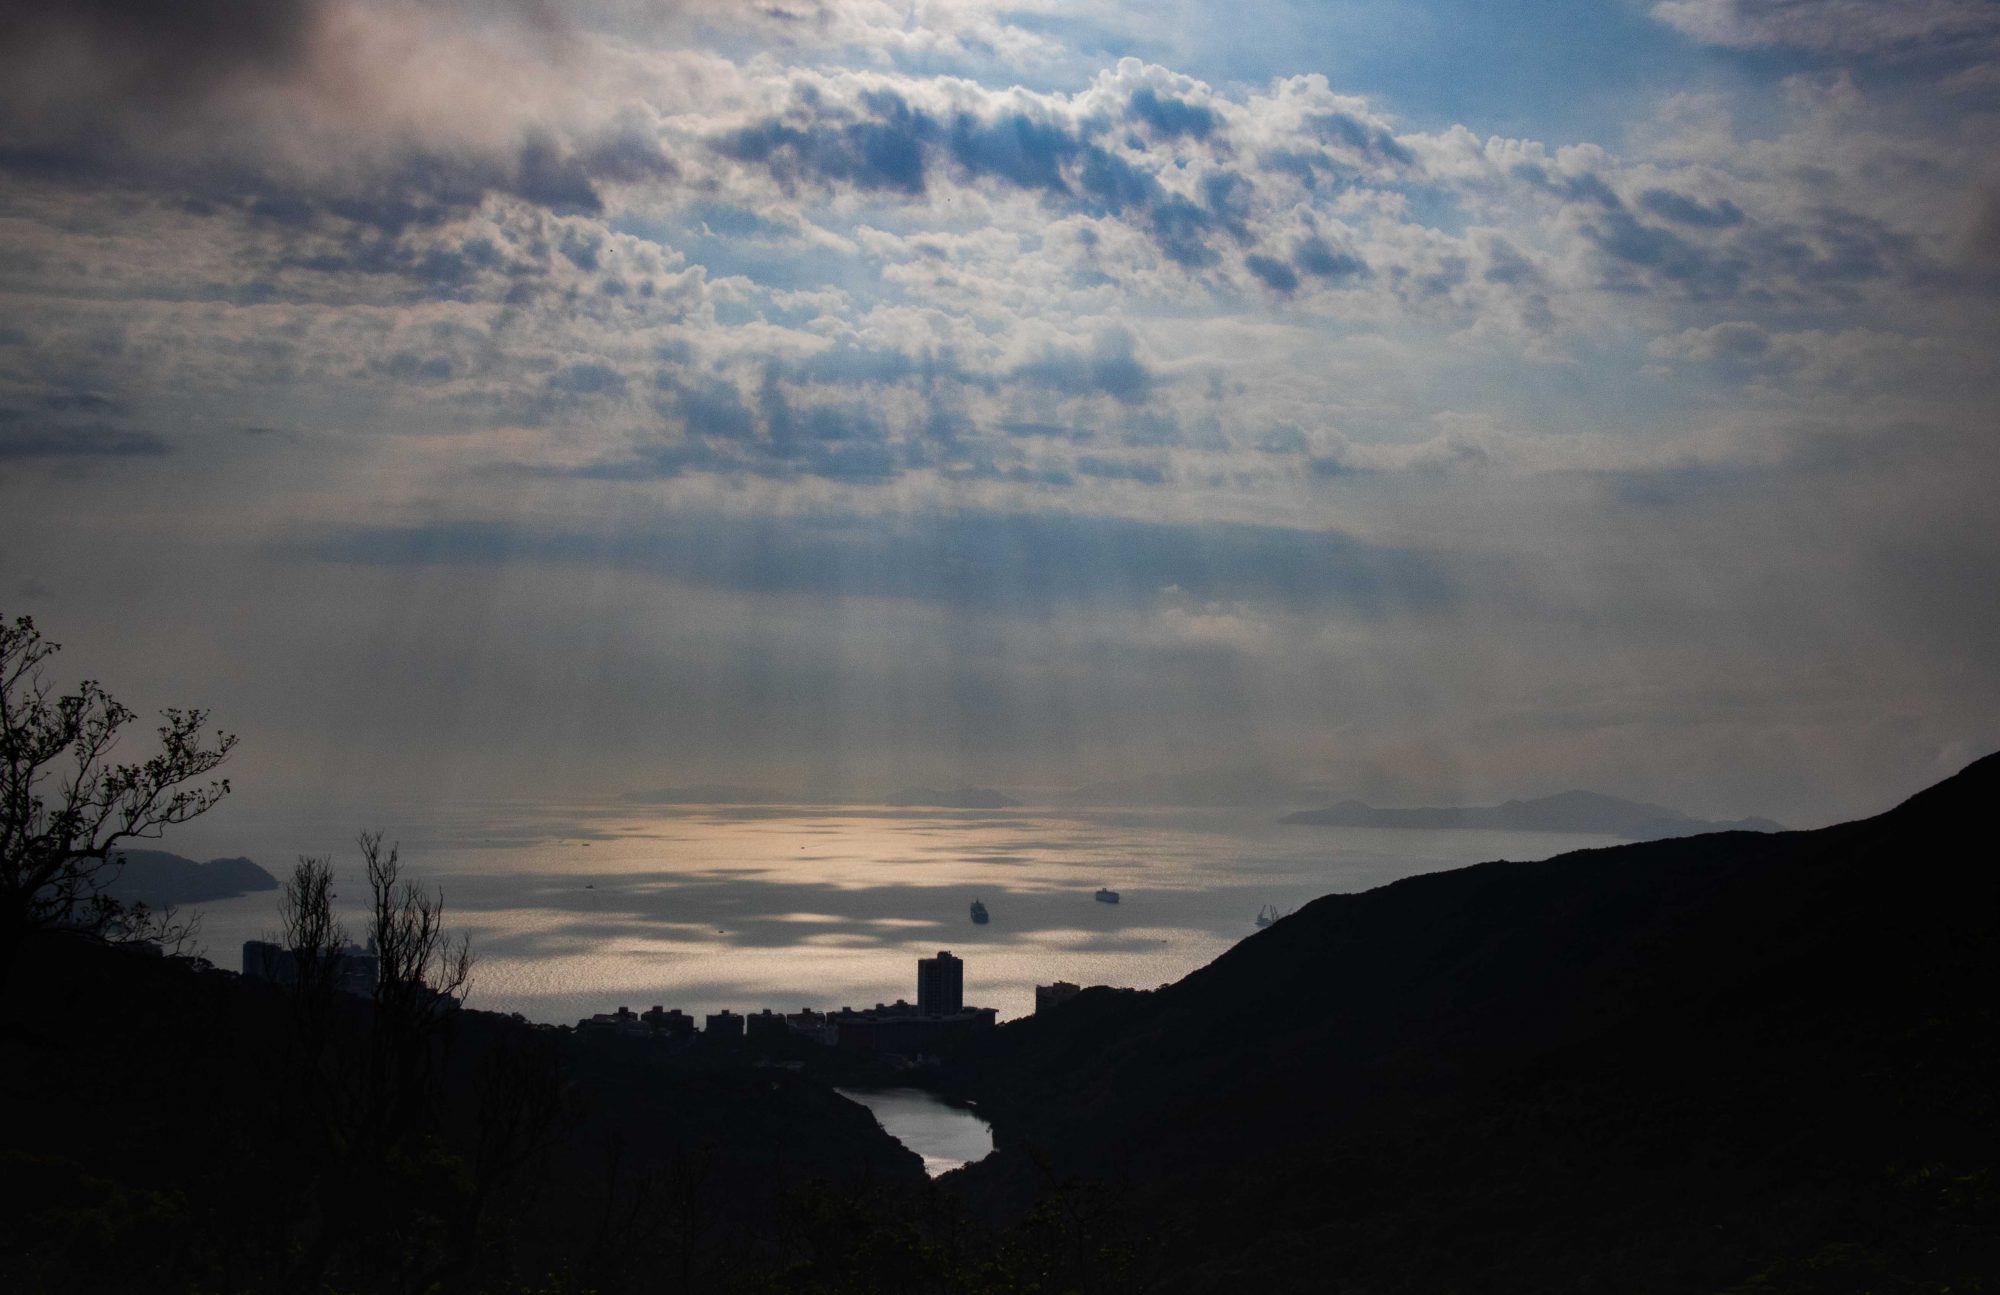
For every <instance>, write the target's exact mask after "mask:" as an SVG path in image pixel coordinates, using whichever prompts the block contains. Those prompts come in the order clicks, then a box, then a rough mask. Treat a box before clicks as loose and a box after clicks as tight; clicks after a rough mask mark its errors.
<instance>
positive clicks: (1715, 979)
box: [960, 758, 2000, 1291]
mask: <svg viewBox="0 0 2000 1295" xmlns="http://www.w3.org/2000/svg"><path fill="white" fill-rule="evenodd" d="M1997 795H2000V759H1995V758H1989V759H1987V760H1984V761H1982V762H1980V763H1979V764H1977V765H1974V766H1973V767H1972V768H1970V769H1968V770H1966V771H1965V772H1964V773H1962V774H1961V775H1959V776H1958V777H1956V778H1954V779H1951V780H1950V781H1948V782H1946V783H1944V784H1941V785H1940V786H1938V787H1936V788H1933V789H1932V790H1930V791H1928V792H1925V793H1924V794H1922V795H1920V796H1918V797H1915V798H1913V799H1912V800H1910V801H1909V802H1907V803H1906V804H1904V805H1902V806H1900V807H1898V808H1897V809H1895V810H1893V811H1891V812H1890V813H1888V814H1884V815H1882V816H1880V817H1878V818H1874V819H1870V820H1866V821H1863V822H1859V823H1852V824H1846V825H1843V826H1841V827H1836V828H1830V829H1826V830H1824V831H1819V832H1795V833H1784V834H1777V835H1763V834H1756V833H1724V834H1718V835H1711V836H1702V837H1693V838H1683V839H1678V840H1671V841H1660V842H1653V843H1648V844H1643V845H1634V846H1625V847H1619V848H1615V849H1606V850H1594V851H1583V852H1578V853H1575V854H1569V855H1564V856H1561V857H1558V858H1555V859H1551V860H1547V861H1545V862H1540V863H1507V862H1501V863H1490V864H1483V865H1480V866H1477V867H1472V868H1465V869H1460V870H1457V871H1454V872H1448V873H1439V874H1433V875H1430V876H1424V877H1416V878H1411V879H1408V880H1406V881H1402V882H1398V883H1396V884H1394V885H1390V886H1385V887H1382V888H1381V889H1378V890H1374V891H1370V892H1367V893H1365V894H1360V895H1342V896H1329V897H1327V898H1324V899H1321V900H1319V901H1317V902H1315V903H1314V904H1312V905H1310V906H1308V907H1307V908H1305V909H1303V910H1301V911H1300V912H1298V913H1296V914H1294V915H1292V916H1291V917H1288V918H1286V919H1285V920H1283V921H1281V922H1279V923H1278V924H1277V925H1275V926H1273V927H1272V928H1270V929H1269V930H1267V931H1264V932H1261V933H1259V934H1258V935H1255V936H1253V937H1251V938H1249V939H1247V940H1245V941H1244V942H1243V943H1242V944H1240V945H1239V946H1237V947H1236V948H1235V949H1233V950H1231V951H1230V952H1229V953H1228V954H1226V955H1225V956H1223V957H1221V958H1219V959H1217V960H1216V961H1215V962H1214V963H1212V964H1211V965H1209V966H1208V967H1205V968H1203V969H1202V970H1200V971H1198V972H1196V973H1194V974H1193V975H1191V976H1189V977H1187V978H1186V979H1185V980H1182V981H1181V982H1179V983H1177V984H1175V985H1172V986H1170V987H1168V988H1166V989H1163V990H1161V991H1158V992H1156V993H1153V994H1146V995H1124V996H1117V997H1112V996H1104V997H1102V998H1100V999H1099V1000H1098V1001H1095V1002H1091V1001H1089V999H1088V998H1085V999H1079V1000H1077V1002H1076V1003H1075V1004H1072V1005H1070V1006H1069V1007H1066V1008H1064V1009H1059V1010H1057V1011H1055V1012H1053V1013H1051V1014H1049V1015H1048V1016H1046V1017H1044V1018H1040V1019H1031V1020H1028V1021H1024V1022H1020V1023H1017V1024H1014V1025H1011V1026H1009V1027H1007V1028H1005V1029H1003V1030H1001V1031H1000V1032H999V1033H998V1036H997V1037H996V1039H995V1041H994V1043H993V1045H992V1046H991V1048H990V1049H989V1051H988V1052H987V1053H986V1054H985V1055H984V1056H982V1057H981V1058H979V1059H978V1062H977V1064H976V1065H972V1066H968V1067H967V1068H966V1069H965V1070H964V1071H963V1072H962V1075H961V1079H960V1082H961V1083H962V1085H963V1086H964V1087H965V1088H966V1089H967V1091H968V1092H970V1093H972V1094H973V1095H975V1096H977V1097H979V1098H980V1099H981V1100H982V1101H983V1103H984V1106H985V1109H986V1110H987V1111H988V1113H989V1114H991V1115H993V1116H994V1117H995V1118H996V1120H997V1121H998V1122H999V1125H1000V1128H1001V1129H1002V1132H1003V1133H1004V1134H1005V1135H1006V1146H1005V1148H1004V1150H1003V1152H1002V1154H1000V1155H998V1156H996V1157H995V1158H994V1159H993V1160H992V1161H990V1162H988V1163H987V1164H985V1165H981V1166H978V1167H975V1168H974V1169H973V1170H971V1171H968V1173H967V1174H966V1175H965V1178H966V1183H965V1190H966V1191H967V1192H968V1193H969V1194H970V1195H971V1196H972V1198H973V1199H974V1200H975V1201H978V1202H980V1203H982V1204H983V1205H984V1207H985V1208H987V1209H988V1210H990V1211H993V1212H996V1213H998V1214H1000V1215H1002V1216H1005V1215H1006V1214H1008V1213H1010V1212H1011V1211H1015V1210H1018V1209H1020V1208H1022V1207H1023V1206H1024V1205H1025V1203H1026V1202H1027V1201H1028V1200H1029V1199H1030V1198H1031V1197H1032V1195H1033V1194H1034V1191H1035V1190H1036V1188H1037V1185H1038V1184H1039V1183H1042V1182H1045V1181H1047V1180H1048V1179H1049V1177H1050V1176H1052V1175H1053V1176H1056V1177H1060V1176H1062V1175H1063V1174H1078V1175H1083V1176H1086V1177H1093V1178H1099V1179H1103V1180H1107V1181H1113V1182H1122V1183H1126V1184H1129V1188H1128V1190H1129V1192H1130V1193H1131V1195H1132V1196H1133V1198H1134V1199H1135V1201H1136V1202H1138V1203H1139V1209H1140V1211H1141V1212H1142V1213H1144V1214H1147V1215H1148V1216H1151V1217H1153V1218H1155V1219H1157V1220H1159V1221H1160V1226H1161V1228H1162V1234H1163V1235H1164V1236H1168V1237H1171V1238H1173V1240H1172V1241H1171V1242H1169V1243H1167V1244H1168V1245H1169V1247H1170V1249H1171V1250H1172V1251H1173V1253H1174V1255H1175V1259H1176V1262H1173V1263H1170V1264H1169V1265H1168V1270H1169V1271H1172V1272H1176V1273H1179V1274H1180V1277H1179V1280H1180V1281H1181V1283H1182V1284H1184V1285H1185V1286H1186V1287H1187V1288H1189V1289H1223V1288H1226V1287H1227V1286H1228V1285H1229V1284H1230V1281H1232V1280H1241V1281H1254V1282H1256V1283H1257V1284H1261V1285H1267V1286H1271V1287H1286V1286H1290V1287H1293V1288H1297V1289H1352V1290H1410V1291H1436V1290H1446V1289H1468V1290H1494V1289H1518V1290H1556V1289H1573V1290H1593V1289H1617V1290H1632V1289H1649V1290H1650V1289H1659V1290H1695V1289H1721V1288H1724V1287H1727V1286H1729V1285H1730V1284H1731V1283H1735V1282H1747V1281H1750V1280H1751V1279H1752V1278H1753V1277H1755V1276H1756V1274H1758V1273H1759V1272H1764V1271H1767V1270H1768V1275H1767V1278H1766V1280H1767V1282H1776V1283H1777V1285H1767V1286H1764V1287H1758V1289H1819V1288H1820V1287H1816V1286H1813V1285H1812V1284H1811V1281H1812V1280H1818V1279H1817V1278H1813V1279H1810V1280H1809V1279H1807V1278H1805V1277H1794V1276H1787V1274H1795V1273H1808V1274H1809V1273H1829V1274H1836V1275H1835V1276H1830V1277H1828V1278H1827V1280H1829V1281H1832V1282H1833V1283H1834V1284H1833V1285H1830V1286H1826V1287H1824V1288H1825V1289H1843V1288H1845V1287H1843V1286H1842V1285H1841V1284H1840V1283H1841V1282H1845V1281H1848V1280H1850V1279H1852V1280H1857V1281H1858V1280H1861V1277H1860V1276H1857V1274H1861V1273H1864V1270H1865V1271H1866V1272H1872V1271H1873V1267H1871V1266H1879V1267H1882V1268H1883V1270H1884V1271H1891V1270H1893V1272H1895V1273H1901V1274H1903V1276H1902V1277H1898V1278H1896V1280H1898V1281H1907V1282H1910V1283H1915V1284H1914V1285H1894V1284H1888V1285H1879V1284H1878V1285H1877V1286H1876V1287H1875V1288H1877V1289H1934V1288H1935V1286H1934V1285H1932V1286H1925V1285H1923V1283H1924V1282H1926V1281H1930V1282H1936V1281H1943V1280H1948V1279H1950V1278H1952V1277H1954V1276H1958V1277H1963V1276H1965V1275H1966V1274H1974V1273H1979V1272H1982V1271H1983V1272H1992V1271H2000V1264H1996V1265H1993V1266H1990V1267H1989V1266H1987V1265H1988V1263H1989V1261H1992V1260H1995V1259H1996V1258H2000V1249H1996V1246H1995V1232H1994V1217H1995V1216H1994V1203H1993V1197H1992V1194H1991V1193H1992V1188H1991V1185H1990V1184H1991V1180H1990V1174H1991V1170H1992V1167H1993V1165H1994V1161H1995V1157H1994V1147H1995V1133H1996V1117H1995V1113H1994V1104H1993V1099H1992V1097H1991V1096H1990V1094H1992V1093H1993V1092H1995V1091H2000V1089H1996V1083H2000V1068H1996V1064H1995V1056H1996V1052H1995V1036H1994V1016H1993V1012H1992V1007H1991V1001H1990V990H1989V988H1988V986H1990V985H1991V984H1993V983H1997V982H2000V978H1996V976H1995V975H1994V973H1995V971H1996V970H2000V968H1996V967H1995V965H1994V963H1995V961H1996V957H1995V954H1996V943H1995V939H1994V935H1995V931H1994V925H1995V919H1996V911H1997V910H2000V904H1997V903H1996V901H2000V891H1996V883H1995V878H1994V875H1993V871H1992V868H1991V865H1990V862H1989V860H1988V857H1987V855H1988V854H1989V853H1990V852H1975V851H1972V850H1970V849H1969V843H1970V842H1973V841H1977V840H1978V839H1979V837H1978V835H1977V831H1978V829H1979V827H1980V826H1981V825H1982V823H1983V822H1984V821H1985V820H1986V819H1987V817H1988V816H1989V811H1990V807H1991V805H1992V804H1993V803H1994V802H1995V799H1996V796H1997ZM1197 1221H1198V1222H1199V1226H1196V1225H1195V1224H1196V1222H1197ZM1190 1264H1192V1265H1205V1266H1197V1267H1193V1268H1190V1267H1189V1266H1188V1265H1190ZM1225 1274H1228V1275H1229V1278H1228V1279H1225ZM1838 1274H1845V1275H1844V1276H1841V1275H1838ZM1868 1280H1870V1281H1887V1280H1888V1279H1887V1278H1880V1279H1878V1278H1873V1277H1871V1278H1869V1279H1868ZM1801 1282H1803V1283H1804V1284H1800V1283H1801Z"/></svg>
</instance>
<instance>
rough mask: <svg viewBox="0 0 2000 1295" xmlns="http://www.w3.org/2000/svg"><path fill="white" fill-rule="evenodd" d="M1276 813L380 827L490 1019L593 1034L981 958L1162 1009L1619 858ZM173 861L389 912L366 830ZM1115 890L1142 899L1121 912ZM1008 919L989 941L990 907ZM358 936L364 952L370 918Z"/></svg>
mask: <svg viewBox="0 0 2000 1295" xmlns="http://www.w3.org/2000/svg"><path fill="white" fill-rule="evenodd" d="M1276 818H1277V815H1276V814H1275V813H1273V812H1269V811H1243V810H1150V809H1121V810H1102V811H1070V810H1064V811H1059V812H1058V811H1048V810H1037V809H1017V810H1000V811H963V812H960V811H943V810H935V811H929V810H903V809H897V810H885V809H879V808H870V807H865V806H855V807H845V808H829V807H825V806H800V807H773V806H741V807H712V806H700V807H678V808H673V809H658V808H652V807H635V806H632V805H629V804H600V805H584V806H578V805H558V806H549V805H523V804H519V803H505V804H479V805H465V806H460V807H455V808H453V809H450V810H435V809H432V810H427V811H425V812H423V813H421V814H412V815H403V816H397V817H392V818H390V819H389V820H388V821H382V822H378V823H376V824H375V826H379V827H381V828H382V829H384V830H386V831H387V833H388V835H389V838H390V839H391V840H394V841H399V842H400V844H401V849H402V859H403V864H404V869H405V873H406V875H407V876H409V877H411V878H413V879H415V880H418V881H421V882H423V883H425V884H426V885H429V886H432V887H436V888H438V889H441V890H442V891H443V893H444V897H445V904H446V910H447V920H448V923H449V925H450V926H451V927H452V928H453V929H455V930H460V931H463V932H465V933H466V934H467V935H469V936H470V937H471V940H472V945H473V949H474V952H475V953H476V955H477V957H478V965H477V967H476V969H475V971H474V981H473V986H472V993H471V995H470V1000H469V1001H470V1004H471V1005H472V1006H474V1007H479V1008H483V1009H486V1010H489V1011H501V1012H519V1013H522V1014H523V1015H525V1016H527V1017H528V1018H529V1019H531V1020H537V1021H548V1022H557V1023H573V1022H575V1021H577V1020H578V1019H580V1018H582V1017H585V1016H588V1015H590V1014H592V1013H595V1012H604V1011H610V1010H612V1009H613V1008H616V1007H619V1006H621V1005H622V1006H629V1007H632V1008H634V1009H635V1010H643V1009H645V1008H646V1007H649V1006H652V1005H654V1004H660V1005H662V1006H666V1007H670V1008H672V1007H678V1008H681V1009H682V1010H684V1011H687V1012H690V1013H694V1014H697V1015H699V1014H702V1013H706V1012H711V1011H717V1010H720V1009H722V1008H725V1007H727V1008H732V1009H734V1010H736V1011H739V1012H740V1011H755V1010H757V1009H760V1008H765V1007H769V1008H773V1009H777V1010H781V1011H796V1010H798V1009H799V1008H802V1007H813V1008H821V1009H825V1008H836V1007H843V1006H854V1007H864V1006H872V1005H873V1004H875V1003H878V1002H892V1001H894V1000H895V999H898V998H907V999H912V1000H913V999H914V998H915V997H916V960H917V959H918V958H919V957H927V956H929V955H931V954H933V953H935V952H936V951H938V950H940V949H949V950H951V951H953V952H954V953H955V954H957V955H958V956H959V957H960V958H963V959H964V960H965V964H966V967H965V993H966V1000H967V1002H968V1003H970V1004H973V1005H978V1006H990V1007H995V1008H998V1009H999V1012H1000V1016H1001V1018H1002V1019H1008V1018H1011V1017H1015V1016H1021V1015H1025V1014H1027V1013H1028V1012H1030V1011H1032V1010H1033V1006H1034V986H1035V985H1036V984H1046V983H1048V982H1050V981H1054V980H1069V981H1075V982H1077V983H1079V984H1086V985H1088V984H1109V985H1122V986H1132V987H1138V988H1151V987H1154V986H1157V985H1160V984H1163V983H1166V982H1168V981H1171V980H1176V979H1178V978H1180V977H1181V976H1184V975H1186V974H1187V973H1188V972H1190V971H1192V970H1194V969H1195V968H1197V967H1199V966H1201V965H1203V964H1204V963H1207V962H1208V961H1210V960H1211V959H1213V958H1214V957H1216V956H1217V955H1218V954H1220V953H1222V952H1223V951H1224V950H1226V949H1227V948H1229V947H1230V946H1231V945H1232V944H1234V943H1235V942H1236V941H1238V940H1240V939H1243V938H1245V937H1246V936H1249V935H1251V934H1253V933H1254V932H1255V931H1256V926H1255V924H1254V919H1255V918H1256V915H1257V913H1258V910H1259V909H1260V908H1262V907H1263V906H1264V905H1267V904H1268V905H1273V906H1275V907H1276V908H1277V909H1279V910H1280V911H1290V910H1293V909H1295V908H1298V907H1299V906H1301V905H1303V904H1305V903H1307V902H1309V901H1311V900H1312V899H1315V898H1317V897H1319V896H1321V895H1326V894H1331V893H1339V892H1354V891H1361V890H1367V889H1370V888H1372V887H1375V886H1379V885H1383V884H1385V883H1387V882H1391V881H1394V880H1396V879H1397V878H1399V877H1406V876H1411V875H1413V874H1416V873H1423V872H1434V871H1438V870H1440V869H1445V868H1454V867H1459V866H1462V865H1464V864H1469V863H1475V862H1479V861H1482V860H1486V859H1502V858H1509V859H1536V858H1544V857H1547V856H1549V855H1553V854H1558V853H1562V852H1564V851H1568V850H1575V849H1582V848H1588V847H1592V846H1600V845H1608V844H1613V843H1614V842H1612V841H1610V840H1609V839H1608V838H1602V837H1589V836H1581V835H1572V834H1554V833H1515V832H1475V831H1437V832H1428V831H1399V830H1391V829H1357V828H1318V827H1300V826H1290V825H1286V824H1281V823H1279V822H1277V821H1276ZM202 826H203V828H204V831H203V833H202V834H201V835H200V836H198V837H197V836H195V835H194V834H192V833H189V834H187V835H184V836H183V837H180V838H177V839H172V840H168V841H164V842H162V843H161V844H162V845H163V846H164V847H165V848H168V849H172V850H175V851H177V852H179V853H183V854H189V855H193V856H195V857H202V858H207V857H211V856H213V855H220V854H247V855H249V856H250V857H251V858H253V859H255V860H257V861H258V862H259V863H261V864H263V865H264V866H265V867H266V868H267V869H269V870H270V871H271V872H272V873H274V874H277V875H279V876H280V877H282V876H283V875H284V874H285V873H286V872H288V871H289V869H290V867H291V864H292V861H293V860H294V859H295V858H296V856H297V855H298V854H301V853H313V854H331V855H332V856H333V858H334V864H335V869H336V878H337V890H338V893H339V895H340V897H341V903H342V906H343V907H344V908H346V907H348V906H350V905H352V904H355V903H357V902H358V901H359V900H361V899H362V898H363V897H364V893H365V892H364V888H363V885H362V878H361V865H360V856H359V852H358V850H356V849H355V847H354V845H353V834H354V827H355V824H352V823H351V822H347V823H341V822H334V821H320V822H306V821H303V820H290V819H284V818H281V817H274V818H271V819H269V820H266V821H262V822H259V821H256V820H244V819H238V820H237V821H235V822H233V823H231V822H229V821H227V820H224V819H222V818H221V816H219V815H218V816H216V819H215V821H212V822H205V823H204V824H203V825H202ZM1100 886H1108V887H1110V888H1111V889H1113V890H1116V891H1118V892H1119V894H1120V898H1121V902H1120V903H1118V904H1116V905H1112V904H1103V903H1098V902H1096V901H1095V900H1094V899H1093V898H1092V894H1093V892H1095V891H1096V890H1097V889H1098V887H1100ZM975 899H978V900H982V901H984V903H985V904H986V907H987V908H988V910H989V911H990V912H991V914H992V921H991V922H990V923H989V924H987V925H984V926H976V925H974V924H972V922H971V921H970V919H969V917H968V910H969V907H970V905H971V903H972V901H973V900H975ZM277 912H278V904H277V896H276V894H275V893H272V892H266V893H263V894H259V895H251V896H246V897H243V898H239V899H234V900H228V901H223V902H221V903H214V904H208V905H204V906H202V908H201V915H202V926H201V932H200V937H199V938H200V941H201V943H202V944H203V945H205V946H206V951H207V953H208V955H209V956H210V957H211V958H213V959H214V960H215V961H216V962H217V963H218V964H219V965H221V966H225V967H230V968H234V967H237V966H238V965H240V955H241V944H242V942H243V941H244V940H246V939H255V938H266V937H269V936H270V935H272V934H273V933H274V932H275V930H276V928H277V925H278V917H277ZM347 920H348V925H349V927H350V930H353V931H357V932H358V931H359V930H360V929H361V921H360V912H359V910H358V909H356V910H355V911H352V912H350V913H349V914H348V919H347Z"/></svg>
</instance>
